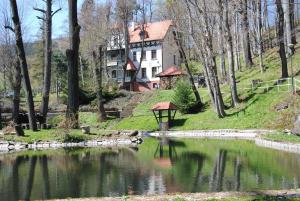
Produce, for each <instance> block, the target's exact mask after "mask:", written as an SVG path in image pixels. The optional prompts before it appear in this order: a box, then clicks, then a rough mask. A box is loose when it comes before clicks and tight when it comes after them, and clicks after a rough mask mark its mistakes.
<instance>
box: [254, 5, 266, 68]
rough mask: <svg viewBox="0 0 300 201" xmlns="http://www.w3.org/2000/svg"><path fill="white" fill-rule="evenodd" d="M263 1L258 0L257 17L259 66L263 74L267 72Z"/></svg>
mask: <svg viewBox="0 0 300 201" xmlns="http://www.w3.org/2000/svg"><path fill="white" fill-rule="evenodd" d="M260 1H261V0H256V7H257V11H256V17H257V33H256V34H257V43H258V55H259V66H260V71H261V72H262V73H263V72H264V71H265V67H264V64H263V55H262V54H263V44H262V43H263V39H262V33H261V31H262V16H261V2H260Z"/></svg>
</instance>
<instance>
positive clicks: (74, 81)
mask: <svg viewBox="0 0 300 201" xmlns="http://www.w3.org/2000/svg"><path fill="white" fill-rule="evenodd" d="M68 3H69V4H68V5H69V41H70V42H69V43H70V47H69V49H67V51H66V55H67V59H68V109H67V119H68V121H70V122H72V126H73V127H74V128H77V127H78V126H79V122H78V109H79V77H78V67H79V45H80V36H79V32H80V26H79V24H78V18H77V0H68Z"/></svg>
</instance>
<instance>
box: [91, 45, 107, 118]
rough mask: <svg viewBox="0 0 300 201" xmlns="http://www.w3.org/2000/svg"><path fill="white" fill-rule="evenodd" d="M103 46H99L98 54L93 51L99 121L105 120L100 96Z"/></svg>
mask: <svg viewBox="0 0 300 201" xmlns="http://www.w3.org/2000/svg"><path fill="white" fill-rule="evenodd" d="M103 59H104V56H103V47H102V46H100V47H99V52H98V56H97V53H96V52H95V51H93V61H94V69H93V70H94V76H95V81H96V93H97V101H98V113H99V121H100V122H105V121H106V120H107V117H106V113H105V109H104V103H103V96H102V66H103Z"/></svg>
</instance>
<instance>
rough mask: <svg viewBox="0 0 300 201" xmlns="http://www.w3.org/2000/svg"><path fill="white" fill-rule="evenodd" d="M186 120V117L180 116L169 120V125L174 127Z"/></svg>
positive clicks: (181, 124)
mask: <svg viewBox="0 0 300 201" xmlns="http://www.w3.org/2000/svg"><path fill="white" fill-rule="evenodd" d="M185 122H186V119H185V118H184V119H183V118H180V119H174V120H172V122H171V127H175V126H183V125H184V124H185Z"/></svg>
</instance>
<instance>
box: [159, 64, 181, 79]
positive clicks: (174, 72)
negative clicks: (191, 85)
mask: <svg viewBox="0 0 300 201" xmlns="http://www.w3.org/2000/svg"><path fill="white" fill-rule="evenodd" d="M178 75H184V72H182V70H180V69H179V68H178V67H176V66H171V67H169V68H167V69H166V70H164V71H163V72H161V73H159V74H157V75H156V77H169V76H178Z"/></svg>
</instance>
